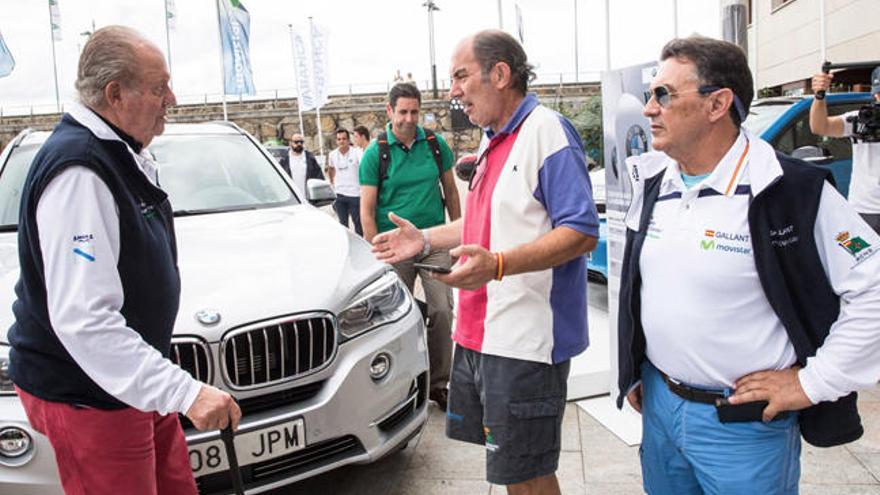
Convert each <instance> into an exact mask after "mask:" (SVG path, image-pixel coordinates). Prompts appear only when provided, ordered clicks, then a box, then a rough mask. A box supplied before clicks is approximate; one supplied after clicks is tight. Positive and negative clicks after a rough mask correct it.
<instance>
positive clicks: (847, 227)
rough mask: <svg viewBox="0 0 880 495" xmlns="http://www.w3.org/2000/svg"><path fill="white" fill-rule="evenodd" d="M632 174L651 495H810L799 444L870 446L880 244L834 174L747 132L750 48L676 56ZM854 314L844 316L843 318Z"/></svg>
mask: <svg viewBox="0 0 880 495" xmlns="http://www.w3.org/2000/svg"><path fill="white" fill-rule="evenodd" d="M660 59H661V64H660V67H659V71H658V72H657V75H656V77H655V78H654V80H653V82H652V83H651V90H650V91H648V93H647V95H646V97H647V100H646V104H645V109H644V115H645V116H646V117H647V118H648V119H649V120H650V123H651V135H652V137H653V142H652V145H653V148H654V150H656V151H653V152H649V153H646V154H643V155H640V156H636V157H631V158H629V159H627V168H628V170H629V172H630V176H631V178H632V181H633V199H632V204H631V206H630V210H629V212H628V214H627V216H626V225H627V234H626V247H625V251H624V259H623V267H622V275H621V289H620V309H621V310H620V312H619V321H618V323H619V325H618V332H619V336H618V337H619V338H618V342H619V347H618V349H619V356H620V359H619V370H618V373H619V374H618V376H619V386H620V395H619V398H618V406H619V407H620V406H622V402H623V398H624V397H626V398H627V400H628V401H629V403H630V404H631V405H632V406H633V407H634V408H635V409H636V410H638V411H640V412H641V413H642V422H643V423H642V424H643V433H642V447H641V461H642V476H643V480H644V488H645V490H646V491H647V492H648V493H652V494H702V493H713V494H714V493H743V494H745V493H763V494H767V493H773V494H794V493H798V480H799V477H800V445H801V444H800V437H801V436H803V437H804V439H805V440H807V441H808V442H809V443H811V444H814V445H818V446H831V445H839V444H843V443H846V442H851V441H853V440H855V439H857V438H859V436H861V434H862V426H861V424H860V420H859V416H858V411H857V410H856V395H855V393H854V391H855V390H857V389H861V388H868V387H872V386H874V384H876V383H877V379H878V376H880V330H878V325H877V321H878V318H880V279H878V275H877V274H878V273H880V256H875V254H876V250H877V248H878V247H880V237H878V236H877V234H875V233H874V232H873V231H872V230H871V228H870V227H869V226H868V225H867V224H866V223H865V222H864V221H863V220H862V219H861V218H860V217H859V216H858V214H856V212H855V211H853V210H852V209H851V208H850V207H849V206H848V205H847V203H846V200H845V199H844V198H843V197H841V196H840V194H839V193H838V192H837V190H836V189H835V188H834V186H833V185H832V183H831V180H832V179H831V175H830V173H828V172H827V171H825V170H824V169H820V168H817V167H813V166H810V165H808V164H806V163H804V162H801V161H799V160H794V159H792V158H789V157H787V156H784V155H777V154H776V153H775V152H774V150H773V149H772V148H771V147H770V145H769V144H767V143H765V142H764V141H762V140H760V139H759V138H757V137H756V136H755V135H753V134H751V133H749V132H748V131H746V130H745V129H743V128H742V127H741V124H742V121H743V120H744V119H745V117H746V115H747V112H748V108H749V105H750V104H751V101H752V96H753V90H752V87H753V86H752V76H751V73H750V72H749V67H748V63H747V61H746V57H745V54H744V53H743V52H742V50H741V49H740V48H739V47H737V46H736V45H733V44H730V43H727V42H724V41H718V40H713V39H710V38H703V37H697V36H694V37H690V38H685V39H676V40H672V41H670V42H669V43H668V44H667V45H666V46H665V47H664V48H663V50H662V53H661V57H660ZM841 303H844V304H841Z"/></svg>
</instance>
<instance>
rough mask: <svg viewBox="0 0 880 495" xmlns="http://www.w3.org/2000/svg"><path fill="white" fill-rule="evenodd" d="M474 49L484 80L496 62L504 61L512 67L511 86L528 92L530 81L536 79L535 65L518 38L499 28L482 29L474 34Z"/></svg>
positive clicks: (521, 91)
mask: <svg viewBox="0 0 880 495" xmlns="http://www.w3.org/2000/svg"><path fill="white" fill-rule="evenodd" d="M473 51H474V58H476V59H477V62H479V64H480V72H481V73H482V77H483V79H484V80H485V78H486V77H487V76H488V75H489V71H491V70H492V68H493V67H495V64H497V63H498V62H504V63H505V64H507V66H508V67H510V77H511V86H512V87H513V88H514V89H516V90H517V91H518V92H519V93H521V94H523V95H524V94H526V92H527V91H528V89H529V83H530V82H532V81H533V80H534V79H535V66H533V65H532V64H530V63H529V61H528V57H527V56H526V52H525V50H523V47H522V45H520V44H519V42H518V41H516V38H514V37H513V36H511V35H509V34H507V33H506V32H504V31H499V30H497V29H487V30H485V31H480V32H479V33H477V34H475V35H474V38H473Z"/></svg>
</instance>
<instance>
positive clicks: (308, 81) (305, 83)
mask: <svg viewBox="0 0 880 495" xmlns="http://www.w3.org/2000/svg"><path fill="white" fill-rule="evenodd" d="M293 58H294V61H295V65H294V69H295V70H296V87H297V89H298V90H299V108H300V110H301V111H303V112H308V111H309V110H311V109H313V108H315V95H314V93H313V92H312V69H311V64H309V49H308V45H307V44H306V40H305V39H304V37H303V35H302V32H301V31H294V32H293Z"/></svg>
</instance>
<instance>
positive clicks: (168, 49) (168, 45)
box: [92, 0, 174, 88]
mask: <svg viewBox="0 0 880 495" xmlns="http://www.w3.org/2000/svg"><path fill="white" fill-rule="evenodd" d="M162 3H164V4H165V47H166V48H165V50H166V52H167V55H168V75H170V76H171V80H170V81H168V84H169V86H171V87H172V88H174V69H172V67H171V34H169V29H168V1H167V0H162ZM92 32H94V28H93V29H92Z"/></svg>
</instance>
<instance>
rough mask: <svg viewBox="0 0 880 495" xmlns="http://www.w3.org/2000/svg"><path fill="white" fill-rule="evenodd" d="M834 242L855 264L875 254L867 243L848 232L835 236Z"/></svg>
mask: <svg viewBox="0 0 880 495" xmlns="http://www.w3.org/2000/svg"><path fill="white" fill-rule="evenodd" d="M835 240H836V241H837V245H838V246H840V247H842V248H843V249H845V250H846V252H847V253H849V255H850V256H852V257H853V259H855V260H856V263H857V264H858V263H860V262H862V261H863V260H865V259H867V258H868V257H870V256H871V255H872V254H874V253H875V252H876V250H875V249H874V248H873V247H871V245H870V244H869V243H868V241H866V240H864V239H862V238H861V237H859V236H858V235H856V236H853V235H852V234H850V233H849V232H848V231H844V232H841V233H839V234H837V237H835Z"/></svg>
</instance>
